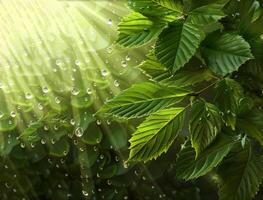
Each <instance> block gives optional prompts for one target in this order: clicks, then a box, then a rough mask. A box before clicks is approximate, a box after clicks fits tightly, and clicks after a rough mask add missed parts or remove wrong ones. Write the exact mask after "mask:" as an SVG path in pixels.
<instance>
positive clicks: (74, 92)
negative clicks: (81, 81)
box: [71, 87, 79, 96]
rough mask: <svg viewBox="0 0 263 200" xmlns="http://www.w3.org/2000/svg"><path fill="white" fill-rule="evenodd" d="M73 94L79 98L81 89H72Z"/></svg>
mask: <svg viewBox="0 0 263 200" xmlns="http://www.w3.org/2000/svg"><path fill="white" fill-rule="evenodd" d="M71 94H72V95H74V96H77V95H78V94H79V89H78V88H76V87H72V88H71Z"/></svg>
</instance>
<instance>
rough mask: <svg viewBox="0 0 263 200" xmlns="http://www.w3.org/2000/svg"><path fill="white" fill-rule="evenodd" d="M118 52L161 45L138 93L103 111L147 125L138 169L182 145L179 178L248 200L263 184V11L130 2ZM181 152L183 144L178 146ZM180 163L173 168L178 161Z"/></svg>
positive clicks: (213, 2) (133, 154)
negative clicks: (206, 180) (207, 179)
mask: <svg viewBox="0 0 263 200" xmlns="http://www.w3.org/2000/svg"><path fill="white" fill-rule="evenodd" d="M128 5H129V7H130V8H131V9H132V10H133V11H134V12H132V13H130V14H129V15H128V16H126V17H124V18H123V19H122V21H121V23H120V24H119V25H118V27H119V29H118V30H119V36H118V39H117V43H118V44H119V45H121V46H123V47H125V48H135V47H139V46H142V45H146V44H152V43H154V45H153V49H152V50H150V52H149V54H148V55H147V58H146V60H145V61H144V62H143V63H141V64H140V65H139V69H140V70H141V71H142V72H143V73H144V74H146V75H147V77H148V79H149V81H147V82H143V83H138V84H134V85H133V86H131V87H130V88H128V89H126V90H124V91H123V92H121V93H120V94H119V95H117V96H116V97H115V98H113V99H112V100H110V101H109V102H107V103H106V104H105V105H104V106H103V107H102V108H101V110H100V111H101V112H103V113H106V115H107V116H111V117H114V118H116V117H117V118H122V119H131V118H141V117H146V119H145V120H144V121H143V122H142V123H141V124H140V125H139V126H138V127H137V130H136V131H135V132H134V133H133V135H132V137H131V139H130V154H129V161H130V162H132V161H144V162H147V161H150V160H152V159H156V158H157V157H159V156H160V155H161V154H162V153H164V152H166V151H167V150H168V149H169V148H171V146H173V143H174V142H175V141H177V140H178V139H179V138H181V137H184V138H185V142H184V143H183V144H182V147H181V150H180V152H179V153H178V155H177V159H176V158H175V157H174V159H176V173H175V174H174V175H175V176H176V177H177V178H181V179H184V180H186V181H188V180H194V179H197V178H199V177H201V176H204V175H206V174H208V173H209V174H212V178H213V180H214V181H216V183H217V184H218V187H219V199H220V200H249V199H251V198H253V197H254V196H255V195H256V193H257V192H258V190H259V186H260V184H261V182H262V178H263V168H262V164H263V160H262V159H263V156H262V145H263V111H262V107H261V106H262V103H263V98H262V90H263V59H262V58H263V29H262V27H263V2H262V1H256V0H240V1H239V0H205V1H199V0H182V1H180V0H129V1H128ZM176 144H177V145H178V143H176ZM171 162H173V161H171Z"/></svg>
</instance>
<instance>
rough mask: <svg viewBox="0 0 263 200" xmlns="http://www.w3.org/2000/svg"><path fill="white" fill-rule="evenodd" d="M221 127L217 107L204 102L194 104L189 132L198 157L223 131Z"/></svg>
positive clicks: (199, 101) (198, 101)
mask: <svg viewBox="0 0 263 200" xmlns="http://www.w3.org/2000/svg"><path fill="white" fill-rule="evenodd" d="M221 126H222V120H221V116H220V114H219V109H218V108H217V107H216V106H215V105H213V104H210V103H207V102H205V101H204V100H197V101H195V102H194V103H193V105H192V109H191V112H190V122H189V130H190V134H191V143H192V146H193V147H194V149H195V151H196V156H198V155H199V154H200V152H202V151H203V150H204V149H205V148H206V147H207V146H208V145H209V144H211V143H212V142H213V141H214V139H215V138H216V136H217V135H218V133H219V132H220V131H221Z"/></svg>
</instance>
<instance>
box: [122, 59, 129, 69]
mask: <svg viewBox="0 0 263 200" xmlns="http://www.w3.org/2000/svg"><path fill="white" fill-rule="evenodd" d="M121 66H122V67H124V68H125V67H127V66H128V63H127V62H126V61H125V60H123V61H121Z"/></svg>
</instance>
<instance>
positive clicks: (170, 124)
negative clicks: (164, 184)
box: [129, 108, 185, 162]
mask: <svg viewBox="0 0 263 200" xmlns="http://www.w3.org/2000/svg"><path fill="white" fill-rule="evenodd" d="M184 111H185V108H170V109H164V110H160V111H158V112H156V113H153V114H151V115H150V116H149V117H148V118H146V120H145V121H144V122H143V123H142V124H140V126H139V127H138V129H137V131H136V132H135V133H133V135H132V138H131V139H130V143H131V146H130V149H131V151H130V156H129V159H130V160H137V161H140V160H141V161H145V162H146V161H149V160H151V159H156V158H157V157H158V156H160V155H161V154H162V153H163V152H166V151H167V150H168V149H169V147H170V146H171V144H172V143H173V141H174V140H175V138H176V137H177V136H178V134H179V133H180V132H181V131H182V128H183V124H184V115H185V112H184Z"/></svg>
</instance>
